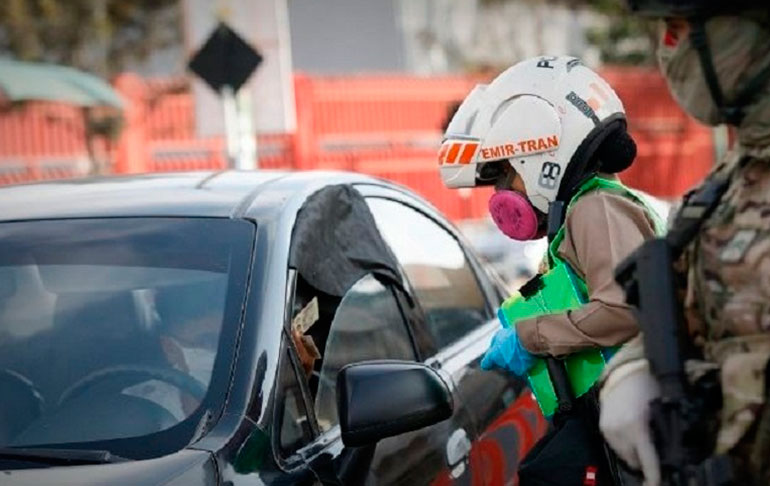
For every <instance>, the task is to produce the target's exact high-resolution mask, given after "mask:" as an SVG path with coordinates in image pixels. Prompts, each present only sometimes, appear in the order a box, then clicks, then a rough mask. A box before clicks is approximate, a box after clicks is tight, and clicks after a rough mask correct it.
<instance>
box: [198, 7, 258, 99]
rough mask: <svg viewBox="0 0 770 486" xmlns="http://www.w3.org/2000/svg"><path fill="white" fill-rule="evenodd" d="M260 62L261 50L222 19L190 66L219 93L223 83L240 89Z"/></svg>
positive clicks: (235, 90) (235, 89)
mask: <svg viewBox="0 0 770 486" xmlns="http://www.w3.org/2000/svg"><path fill="white" fill-rule="evenodd" d="M261 62H262V56H261V55H260V54H259V52H257V51H256V50H255V49H254V48H253V47H251V46H250V45H249V44H248V43H246V41H244V40H243V39H242V38H241V37H240V36H239V35H238V34H236V33H235V32H234V31H233V30H232V29H231V28H230V27H228V26H227V24H225V23H223V22H220V23H219V25H218V26H217V28H216V29H214V32H212V33H211V36H210V37H209V38H208V40H207V41H206V43H205V44H203V46H202V47H201V48H200V50H199V51H198V52H197V53H196V54H195V55H194V56H193V57H192V59H190V63H189V64H188V66H189V68H190V70H191V71H192V72H194V73H195V74H197V75H198V76H200V77H201V78H202V79H203V80H204V81H206V83H208V85H209V86H211V87H212V88H213V89H214V91H216V92H217V93H219V92H220V90H221V89H222V88H223V87H224V86H230V87H231V88H232V89H233V91H234V92H237V91H238V90H239V89H240V88H241V86H243V83H245V82H246V80H247V79H249V76H251V73H253V72H254V70H255V69H256V68H257V66H259V65H260V63H261Z"/></svg>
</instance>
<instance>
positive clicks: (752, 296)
mask: <svg viewBox="0 0 770 486" xmlns="http://www.w3.org/2000/svg"><path fill="white" fill-rule="evenodd" d="M769 26H770V21H768V17H767V16H764V17H762V16H760V17H759V18H758V19H757V18H754V19H753V20H748V19H743V18H740V19H739V18H727V17H724V18H716V19H713V20H712V21H711V22H710V23H709V24H708V25H707V28H708V33H709V40H710V41H711V45H712V46H715V48H714V63H715V68H716V70H717V74H718V75H719V79H720V82H722V83H723V85H724V86H726V89H725V92H726V93H728V94H729V93H730V92H731V89H732V91H733V92H734V91H735V89H736V88H735V87H736V86H740V83H741V82H742V81H744V80H745V79H746V78H747V77H748V75H753V74H754V72H756V71H757V70H759V69H761V68H762V67H764V66H767V65H768V63H770V34H769V33H768V30H766V29H768V27H769ZM680 44H684V45H680V46H678V47H677V50H678V51H677V52H665V50H664V51H663V52H662V54H661V64H662V67H663V71H664V74H665V75H666V77H667V80H668V82H669V84H670V87H671V89H672V92H673V94H674V96H675V97H676V98H677V100H678V101H679V102H680V104H682V105H683V106H684V107H685V108H686V109H687V111H688V112H690V113H691V114H692V115H693V116H695V117H696V118H698V119H700V120H701V121H704V122H706V123H709V124H714V119H715V117H717V116H718V113H717V111H716V108H715V105H714V103H713V101H712V100H711V97H710V96H709V95H708V91H707V88H706V86H705V84H704V82H703V81H702V79H698V78H693V76H694V75H693V74H692V73H693V71H694V69H695V72H697V68H693V66H694V64H693V63H696V62H697V58H696V57H695V56H696V54H695V52H694V50H693V49H691V48H690V49H689V51H690V52H685V51H686V50H687V49H688V48H689V46H688V45H686V41H685V42H681V43H680ZM716 46H719V47H716ZM677 56H678V59H677ZM747 73H748V75H747ZM757 99H758V101H757V102H755V103H754V105H752V106H750V107H748V109H747V110H746V113H747V115H746V117H745V119H744V120H743V122H742V123H741V125H740V126H739V127H738V131H737V134H738V142H739V144H738V147H737V148H736V149H735V150H734V151H733V152H732V153H731V154H729V155H728V156H727V158H726V160H725V161H724V162H723V163H722V164H720V165H719V166H718V167H717V168H715V170H718V171H722V170H728V171H729V170H731V169H732V167H733V166H735V165H736V164H739V161H741V160H743V163H742V165H740V166H738V168H737V169H736V170H734V171H733V172H732V175H731V178H730V183H729V186H728V189H727V191H726V192H725V193H724V195H723V196H722V198H721V200H720V203H719V205H718V206H717V208H716V209H715V210H714V212H713V213H712V214H711V216H710V217H709V218H708V219H707V220H706V221H705V222H704V224H703V226H702V227H701V229H700V232H699V233H698V235H697V237H696V238H695V239H694V241H693V242H691V243H690V245H689V246H688V248H687V249H686V251H685V252H684V254H683V256H682V258H681V259H680V261H679V262H678V263H677V271H679V272H680V273H681V277H682V278H681V282H682V283H683V284H684V285H682V288H681V289H680V291H681V296H682V302H683V307H684V315H685V319H686V322H687V326H688V330H689V336H690V338H691V344H693V345H694V348H695V349H697V350H699V351H700V354H701V357H702V359H703V361H699V362H694V361H693V362H689V363H688V367H687V369H688V374H690V375H691V378H694V376H695V374H696V373H697V370H703V369H704V368H710V367H718V368H719V375H720V382H721V385H722V395H723V407H722V410H721V415H720V417H719V432H718V435H717V440H716V450H715V452H716V453H725V452H726V453H728V454H729V455H730V456H731V457H732V458H733V459H734V461H735V462H736V466H737V467H736V470H737V472H738V473H739V475H746V477H741V483H740V484H747V483H749V482H751V483H753V484H763V485H767V484H770V472H769V471H768V470H769V469H770V406H767V407H766V406H765V403H764V402H765V397H766V396H767V393H766V390H765V367H766V365H767V362H768V358H769V357H770V85H768V86H765V88H764V90H763V91H762V94H761V96H759V97H758V98H757ZM685 170H686V168H685ZM642 346H643V345H642V339H641V337H637V338H635V339H633V340H632V341H630V342H629V343H628V344H627V345H626V346H624V348H623V349H622V350H621V351H620V352H619V353H618V354H617V355H616V356H615V357H614V358H613V360H612V361H611V362H610V364H609V366H608V368H607V370H606V375H605V376H607V375H609V374H611V373H612V372H613V371H614V370H616V369H618V368H619V367H620V366H621V365H623V364H626V363H628V362H630V361H633V360H637V359H643V358H644V350H643V348H642Z"/></svg>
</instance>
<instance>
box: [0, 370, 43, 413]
mask: <svg viewBox="0 0 770 486" xmlns="http://www.w3.org/2000/svg"><path fill="white" fill-rule="evenodd" d="M0 383H8V384H10V386H11V387H14V388H16V389H18V390H23V393H25V394H26V395H27V396H28V397H29V403H30V404H32V407H28V408H27V409H28V410H29V411H30V412H32V413H33V414H34V415H35V416H36V417H39V416H40V414H41V413H43V407H44V405H45V400H43V395H42V394H41V393H40V390H38V389H37V387H36V386H35V384H34V383H32V380H30V379H29V378H27V377H26V376H24V375H22V374H21V373H19V372H17V371H13V370H11V369H8V368H3V369H0ZM6 390H8V388H6Z"/></svg>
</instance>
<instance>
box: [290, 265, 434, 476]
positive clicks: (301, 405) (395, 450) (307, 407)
mask: <svg viewBox="0 0 770 486" xmlns="http://www.w3.org/2000/svg"><path fill="white" fill-rule="evenodd" d="M294 287H295V288H294V290H293V292H291V294H293V298H292V299H291V301H292V302H291V304H290V308H291V310H290V314H291V321H294V320H296V319H297V318H298V317H297V316H300V315H301V314H302V312H303V309H307V308H308V306H309V305H312V306H314V307H315V308H317V310H315V311H314V315H315V316H316V318H315V322H314V324H313V325H312V327H311V330H310V331H309V332H308V333H307V336H309V337H311V338H312V339H313V340H314V345H315V346H316V347H317V348H318V349H319V350H320V352H319V354H320V355H321V356H320V357H319V358H318V359H317V360H316V361H315V363H314V364H313V366H312V369H303V370H302V372H301V373H299V375H300V376H299V379H298V382H299V383H298V384H297V385H294V386H293V390H294V395H293V399H292V400H293V404H294V405H295V406H293V407H292V408H291V411H290V412H287V413H288V415H284V417H282V418H281V419H280V420H276V423H277V424H279V425H278V426H279V427H281V428H282V430H281V432H280V433H279V436H280V437H281V438H282V439H281V440H282V441H283V442H284V443H285V445H286V446H288V448H287V450H284V451H283V453H285V454H289V455H292V454H293V455H294V456H295V457H302V459H303V462H304V463H305V464H307V465H309V467H310V468H311V469H312V470H313V471H314V473H315V474H316V476H317V477H318V480H319V481H320V483H321V484H334V485H339V484H340V482H341V483H342V484H351V485H353V484H355V485H359V484H369V485H400V484H410V485H420V484H425V485H428V484H430V481H431V479H432V478H435V477H438V476H439V475H440V474H442V473H443V472H444V469H443V447H444V444H445V442H446V437H447V436H448V432H447V431H448V425H447V424H446V423H440V424H436V425H434V426H431V427H426V428H424V429H421V430H418V431H415V432H410V433H406V434H401V435H399V436H396V437H393V438H389V439H385V440H382V441H380V442H379V443H378V444H377V445H376V447H374V448H371V449H373V450H371V449H370V451H369V452H373V456H370V458H369V459H370V460H367V458H365V457H364V458H363V460H361V461H359V459H361V457H362V454H365V453H366V452H365V451H360V450H355V449H346V448H345V447H344V445H343V444H342V440H341V436H340V427H339V419H338V416H337V405H336V399H335V398H336V376H337V372H338V371H339V370H340V369H341V368H342V367H343V366H345V365H346V364H349V363H355V362H360V361H367V360H379V359H398V360H409V361H416V360H418V354H417V350H416V346H415V344H414V342H415V338H414V337H413V335H412V333H411V331H410V328H409V326H408V325H407V320H408V315H409V313H410V312H411V311H410V310H409V309H408V308H406V307H405V306H408V302H409V301H410V299H408V298H407V297H406V296H405V295H404V292H403V290H402V289H401V288H400V287H401V284H400V283H399V282H391V281H388V280H387V279H384V278H383V277H382V276H375V275H373V274H367V275H365V276H364V277H362V278H361V279H360V280H358V281H357V282H356V283H355V284H353V285H352V287H351V288H350V289H348V291H347V292H346V293H345V295H344V296H342V298H341V299H339V301H337V300H335V299H333V298H330V297H329V296H324V295H321V294H319V293H318V292H317V291H316V290H314V289H313V288H312V286H310V285H309V284H308V283H307V282H305V281H303V279H302V277H301V276H298V275H297V276H296V279H295V282H294ZM313 302H315V303H313ZM311 303H312V304H311ZM289 329H290V327H288V326H287V328H286V329H285V332H286V334H287V335H290V330H289ZM300 346H303V344H302V342H301V341H299V340H296V339H291V340H290V348H291V349H290V351H291V356H292V357H293V359H294V361H295V362H296V363H299V362H300V361H301V358H300V355H301V354H302V352H301V351H300V350H299V347H300ZM295 368H298V369H301V367H297V366H295ZM300 397H301V398H302V399H301V400H300ZM287 410H288V409H287ZM308 433H310V434H311V435H312V437H311V438H310V440H307V439H306V437H307V434H308ZM360 449H366V448H360ZM357 461H359V462H360V464H362V465H364V466H365V467H359V466H358V465H356V462H357ZM351 464H353V465H352V466H351ZM338 481H340V482H338Z"/></svg>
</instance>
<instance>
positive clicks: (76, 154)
mask: <svg viewBox="0 0 770 486" xmlns="http://www.w3.org/2000/svg"><path fill="white" fill-rule="evenodd" d="M602 74H603V75H604V77H605V78H606V79H607V80H608V81H609V82H610V84H612V85H613V86H614V87H615V89H616V91H617V92H618V94H619V96H620V97H621V99H622V100H623V102H624V104H625V107H626V111H627V113H628V118H629V121H630V128H631V132H632V134H633V136H634V138H635V139H636V141H637V144H638V148H639V157H638V160H637V162H636V163H635V164H634V165H633V166H632V167H631V168H630V169H629V170H627V171H626V172H625V173H623V174H622V178H623V180H624V181H625V182H627V183H628V184H630V185H632V186H634V187H638V188H640V189H643V190H645V191H648V192H650V193H652V194H654V195H657V196H661V197H676V196H678V195H680V194H681V193H683V192H684V191H685V190H686V189H687V188H689V187H690V186H692V185H693V184H694V183H695V182H697V181H698V180H699V179H700V178H702V177H703V175H704V174H705V172H706V171H708V169H709V168H710V167H711V166H712V165H713V141H712V136H711V131H710V130H708V129H706V128H704V127H701V126H700V125H698V124H697V123H696V122H694V121H693V120H691V119H690V118H688V117H687V116H686V115H685V114H684V113H683V112H682V111H681V110H680V109H679V108H678V107H677V105H676V104H675V103H674V101H673V100H672V99H671V97H670V96H669V94H668V91H667V89H666V86H665V82H664V81H663V80H662V78H661V77H660V75H659V74H658V73H657V72H655V71H649V70H640V69H619V68H615V69H605V70H603V71H602ZM477 81H478V79H476V78H472V77H442V78H428V77H414V76H395V75H394V76H380V75H378V76H345V77H334V76H307V75H303V74H296V75H295V76H294V86H295V100H296V109H297V113H296V114H297V130H296V132H295V133H291V134H284V133H277V134H267V135H260V136H259V137H258V144H257V146H258V150H259V165H260V167H262V168H270V169H289V170H308V169H342V170H352V171H358V172H363V173H367V174H371V175H374V176H377V177H383V178H386V179H390V180H393V181H395V182H398V183H401V184H403V185H405V186H408V187H410V188H411V189H413V190H415V191H416V192H418V193H420V194H422V195H423V196H425V197H426V198H428V199H429V200H430V201H431V202H433V204H435V205H436V206H437V207H438V208H439V209H441V210H442V211H443V212H444V213H445V214H447V215H448V216H449V217H450V218H453V219H466V218H477V217H481V216H483V215H485V214H486V203H487V199H488V196H489V192H490V191H489V189H478V190H472V191H471V190H459V191H457V190H449V189H446V188H445V187H444V186H443V184H442V183H441V180H440V178H439V175H438V170H437V163H436V149H437V147H438V145H439V143H440V139H441V127H442V125H443V123H444V122H445V120H446V117H447V115H448V112H449V109H450V107H451V106H452V104H454V103H457V102H458V101H460V100H462V99H463V97H464V96H465V95H466V94H467V93H468V92H469V91H470V89H471V88H472V87H473V85H474V84H475V83H476V82H477ZM113 84H114V86H115V87H116V89H117V90H118V91H119V92H120V93H121V95H122V96H123V97H124V99H125V100H126V109H125V113H124V125H123V130H122V132H121V136H120V138H119V140H118V141H117V142H116V143H115V144H114V145H102V152H101V153H104V154H107V155H108V156H109V161H110V164H109V165H108V167H107V170H106V172H107V173H140V172H157V171H180V170H198V169H223V168H225V167H226V165H227V162H226V159H225V157H224V141H223V139H222V137H211V138H200V137H197V136H196V134H195V128H194V121H195V120H194V107H193V98H192V96H191V93H190V90H189V85H188V82H187V80H186V79H184V78H176V79H164V80H146V79H142V78H139V77H138V76H136V75H133V74H123V75H120V76H118V77H117V78H116V79H115V80H114V82H113ZM84 133H85V129H84V127H83V121H82V116H80V113H79V111H78V110H77V109H74V108H72V107H67V106H64V105H60V104H53V103H28V104H26V105H24V106H23V107H11V108H10V109H6V110H4V111H0V183H5V184H9V183H18V182H25V181H32V180H40V179H51V178H63V177H75V176H80V175H84V174H85V173H86V172H87V170H88V167H89V161H88V158H89V153H88V151H87V148H86V144H85V136H84Z"/></svg>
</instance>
